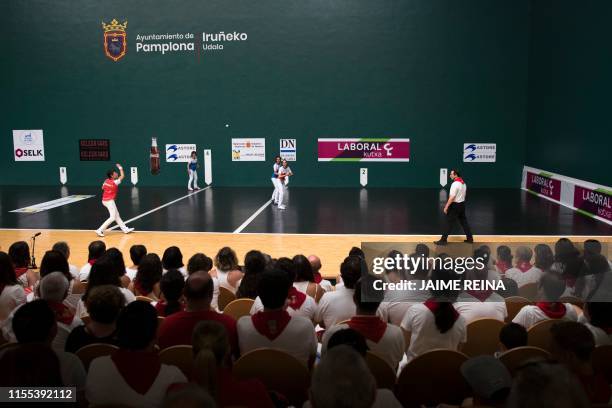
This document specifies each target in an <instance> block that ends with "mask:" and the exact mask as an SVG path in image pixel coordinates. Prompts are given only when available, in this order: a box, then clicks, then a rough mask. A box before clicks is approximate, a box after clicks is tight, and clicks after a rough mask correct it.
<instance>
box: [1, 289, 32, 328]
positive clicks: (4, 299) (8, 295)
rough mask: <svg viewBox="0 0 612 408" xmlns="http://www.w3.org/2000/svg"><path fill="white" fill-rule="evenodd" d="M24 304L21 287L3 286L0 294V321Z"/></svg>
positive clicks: (24, 295) (23, 293)
mask: <svg viewBox="0 0 612 408" xmlns="http://www.w3.org/2000/svg"><path fill="white" fill-rule="evenodd" d="M25 302H26V294H25V291H24V290H23V286H21V285H19V284H16V285H11V286H5V287H4V289H2V293H0V320H4V319H5V318H7V317H8V315H9V314H10V313H11V312H12V311H13V309H15V308H16V307H17V306H19V305H23V304H24V303H25Z"/></svg>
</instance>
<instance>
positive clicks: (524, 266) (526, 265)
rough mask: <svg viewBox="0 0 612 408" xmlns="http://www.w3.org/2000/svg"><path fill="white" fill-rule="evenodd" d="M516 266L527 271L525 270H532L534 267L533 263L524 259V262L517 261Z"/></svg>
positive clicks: (522, 270)
mask: <svg viewBox="0 0 612 408" xmlns="http://www.w3.org/2000/svg"><path fill="white" fill-rule="evenodd" d="M516 267H517V268H518V269H519V270H520V271H521V272H523V273H525V272H527V271H528V270H530V269H531V268H532V267H533V265H532V264H530V263H529V262H528V261H527V262H525V261H522V262H519V263H517V264H516Z"/></svg>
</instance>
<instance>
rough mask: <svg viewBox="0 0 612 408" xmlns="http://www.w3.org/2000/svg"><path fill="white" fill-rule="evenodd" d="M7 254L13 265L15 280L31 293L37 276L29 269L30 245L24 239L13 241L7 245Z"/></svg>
mask: <svg viewBox="0 0 612 408" xmlns="http://www.w3.org/2000/svg"><path fill="white" fill-rule="evenodd" d="M8 254H9V256H10V257H11V260H12V261H13V265H14V266H15V275H16V276H17V281H18V282H19V284H20V285H21V286H23V287H24V289H26V292H28V293H31V292H32V287H34V284H35V283H36V282H37V281H38V276H37V275H36V273H35V272H34V271H33V270H32V269H30V246H29V245H28V243H27V242H25V241H18V242H15V243H13V244H12V245H11V246H10V247H9V251H8Z"/></svg>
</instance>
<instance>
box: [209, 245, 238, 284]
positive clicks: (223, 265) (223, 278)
mask: <svg viewBox="0 0 612 408" xmlns="http://www.w3.org/2000/svg"><path fill="white" fill-rule="evenodd" d="M210 275H211V276H212V277H213V278H217V279H218V280H219V286H221V287H223V288H225V289H228V290H229V291H231V292H232V293H234V294H235V293H236V290H237V288H238V282H239V281H240V279H242V276H243V274H242V272H241V271H240V267H239V266H238V257H237V256H236V252H234V250H233V249H232V248H229V247H223V248H221V249H220V250H219V252H217V256H215V268H214V269H213V270H211V271H210Z"/></svg>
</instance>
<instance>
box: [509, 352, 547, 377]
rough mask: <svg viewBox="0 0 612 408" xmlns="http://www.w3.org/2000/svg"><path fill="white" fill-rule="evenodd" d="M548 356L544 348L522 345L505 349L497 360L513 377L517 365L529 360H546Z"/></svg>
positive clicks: (517, 367)
mask: <svg viewBox="0 0 612 408" xmlns="http://www.w3.org/2000/svg"><path fill="white" fill-rule="evenodd" d="M549 357H550V354H549V353H548V351H546V350H544V349H541V348H539V347H531V346H524V347H516V348H513V349H511V350H508V351H505V352H504V353H502V354H501V355H500V356H499V361H501V362H502V363H503V364H504V365H505V366H506V368H507V369H508V371H510V374H511V375H512V376H513V377H514V375H515V374H516V372H517V370H518V369H519V367H520V366H522V365H523V364H525V363H527V362H529V361H530V360H546V359H548V358H549Z"/></svg>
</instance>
